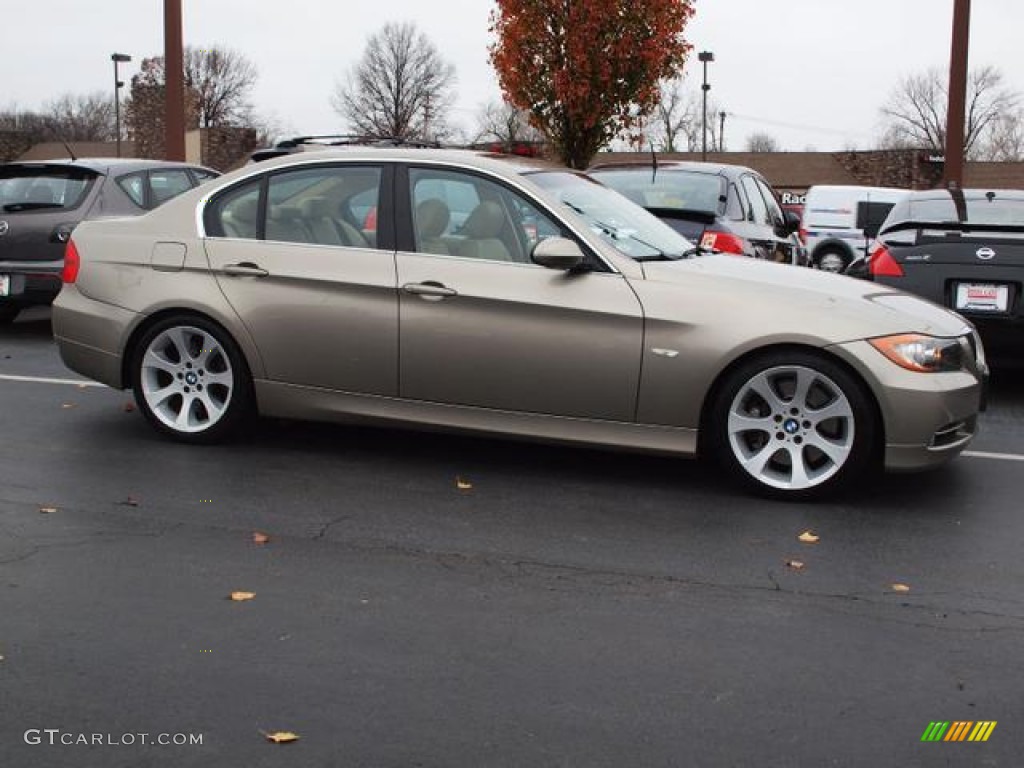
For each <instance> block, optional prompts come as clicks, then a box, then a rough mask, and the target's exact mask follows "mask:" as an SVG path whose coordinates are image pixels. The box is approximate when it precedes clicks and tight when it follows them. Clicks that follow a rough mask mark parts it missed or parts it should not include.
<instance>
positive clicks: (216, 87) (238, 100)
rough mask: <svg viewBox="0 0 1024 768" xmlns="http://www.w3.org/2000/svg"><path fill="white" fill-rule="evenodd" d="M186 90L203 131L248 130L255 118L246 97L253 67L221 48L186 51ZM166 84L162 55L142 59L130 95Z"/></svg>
mask: <svg viewBox="0 0 1024 768" xmlns="http://www.w3.org/2000/svg"><path fill="white" fill-rule="evenodd" d="M184 77H185V89H186V92H187V93H188V94H189V99H190V106H191V107H192V109H193V110H194V115H195V119H196V120H197V121H198V124H199V126H200V127H202V128H223V127H227V126H242V127H251V126H252V125H253V124H254V123H255V122H257V120H256V118H255V117H254V116H253V107H252V104H251V102H250V101H249V94H250V92H251V91H252V89H253V86H254V85H256V80H257V71H256V67H255V65H254V64H253V63H252V62H251V61H249V60H248V59H247V58H245V56H243V55H242V54H240V53H237V52H236V51H232V50H231V49H228V48H223V47H221V46H216V45H215V46H212V47H207V48H199V47H194V46H188V47H187V48H185V72H184ZM166 82H167V73H166V71H165V67H164V57H163V56H153V57H152V58H148V59H143V60H142V67H141V70H140V72H139V73H138V74H136V75H135V76H134V77H132V92H133V93H136V91H137V89H139V88H146V87H157V88H163V87H164V84H165V83H166Z"/></svg>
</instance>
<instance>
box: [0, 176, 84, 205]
mask: <svg viewBox="0 0 1024 768" xmlns="http://www.w3.org/2000/svg"><path fill="white" fill-rule="evenodd" d="M95 178H96V174H95V173H94V172H92V171H88V170H85V169H82V168H73V167H59V166H56V167H55V166H23V165H11V166H6V167H0V209H2V210H4V211H7V212H9V213H12V212H17V211H32V210H54V209H58V208H63V209H71V208H77V207H78V206H79V205H80V204H81V202H82V201H83V200H84V199H85V196H86V194H87V192H88V191H89V188H90V186H91V185H92V182H93V179H95Z"/></svg>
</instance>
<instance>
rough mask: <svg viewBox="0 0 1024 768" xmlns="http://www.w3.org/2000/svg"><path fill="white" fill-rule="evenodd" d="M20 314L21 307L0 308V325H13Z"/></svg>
mask: <svg viewBox="0 0 1024 768" xmlns="http://www.w3.org/2000/svg"><path fill="white" fill-rule="evenodd" d="M19 312H21V307H13V306H6V307H0V325H9V324H10V323H13V322H14V320H15V319H16V318H17V317H18V313H19Z"/></svg>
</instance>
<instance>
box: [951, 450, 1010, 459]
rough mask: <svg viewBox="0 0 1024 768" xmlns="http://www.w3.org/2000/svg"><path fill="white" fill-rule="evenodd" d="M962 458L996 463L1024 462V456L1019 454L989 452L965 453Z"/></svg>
mask: <svg viewBox="0 0 1024 768" xmlns="http://www.w3.org/2000/svg"><path fill="white" fill-rule="evenodd" d="M960 455H961V456H969V457H970V458H972V459H995V460H996V461H1024V456H1022V455H1021V454H1019V453H989V452H988V451H964V452H963V453H962V454H960Z"/></svg>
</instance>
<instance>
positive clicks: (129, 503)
mask: <svg viewBox="0 0 1024 768" xmlns="http://www.w3.org/2000/svg"><path fill="white" fill-rule="evenodd" d="M120 503H121V504H122V505H123V506H125V507H137V506H139V500H138V499H136V498H135V497H134V496H129V497H128V498H127V499H125V500H124V501H122V502H120Z"/></svg>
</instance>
